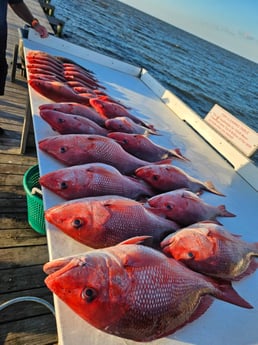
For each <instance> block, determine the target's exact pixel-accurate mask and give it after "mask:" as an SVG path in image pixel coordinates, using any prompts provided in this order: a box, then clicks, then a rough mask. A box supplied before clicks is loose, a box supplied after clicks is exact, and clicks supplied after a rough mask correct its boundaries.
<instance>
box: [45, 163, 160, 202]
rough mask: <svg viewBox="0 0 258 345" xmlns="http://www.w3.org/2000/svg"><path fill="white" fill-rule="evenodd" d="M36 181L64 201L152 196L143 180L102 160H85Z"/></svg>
mask: <svg viewBox="0 0 258 345" xmlns="http://www.w3.org/2000/svg"><path fill="white" fill-rule="evenodd" d="M39 182H40V184H41V185H42V186H44V187H46V188H48V189H49V190H51V191H53V192H54V193H56V194H58V195H59V196H61V197H62V198H64V199H66V200H71V199H77V198H82V197H88V196H100V195H110V194H116V195H121V196H124V197H128V198H132V199H138V198H140V197H144V196H145V197H146V196H152V195H154V192H153V190H152V189H151V187H150V186H149V185H147V184H146V183H145V182H144V181H142V180H139V179H136V178H133V177H129V176H125V175H122V174H121V173H120V172H119V171H118V170H117V169H116V168H114V167H112V166H111V165H107V164H103V163H88V164H83V165H74V166H72V167H67V168H63V169H59V170H56V171H53V172H50V173H48V174H45V175H43V176H41V177H40V179H39Z"/></svg>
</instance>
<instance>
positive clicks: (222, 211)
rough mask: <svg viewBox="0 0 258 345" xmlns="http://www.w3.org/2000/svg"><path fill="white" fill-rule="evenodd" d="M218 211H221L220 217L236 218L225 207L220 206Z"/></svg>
mask: <svg viewBox="0 0 258 345" xmlns="http://www.w3.org/2000/svg"><path fill="white" fill-rule="evenodd" d="M218 210H219V215H220V216H221V217H236V215H235V214H234V213H231V212H229V211H228V210H227V209H226V207H225V205H219V206H218Z"/></svg>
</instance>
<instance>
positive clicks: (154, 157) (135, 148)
mask: <svg viewBox="0 0 258 345" xmlns="http://www.w3.org/2000/svg"><path fill="white" fill-rule="evenodd" d="M108 137H109V138H112V139H114V140H115V141H117V142H118V143H119V144H120V145H121V146H122V147H123V149H124V150H125V151H127V152H129V153H131V154H132V155H134V156H136V157H138V158H140V159H144V160H146V161H148V162H155V161H158V160H162V159H166V158H170V157H175V158H178V159H182V160H188V159H187V158H185V157H184V156H183V155H182V154H181V152H180V150H179V149H174V150H172V149H167V148H165V147H162V146H160V145H157V144H155V143H154V142H153V141H152V140H150V139H149V138H147V136H146V135H143V134H131V133H120V132H112V133H109V134H108Z"/></svg>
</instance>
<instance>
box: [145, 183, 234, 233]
mask: <svg viewBox="0 0 258 345" xmlns="http://www.w3.org/2000/svg"><path fill="white" fill-rule="evenodd" d="M147 203H148V204H149V205H150V206H151V207H154V208H157V209H159V210H162V212H163V213H164V215H165V216H166V217H167V218H169V219H172V220H174V221H175V222H177V223H178V224H180V225H182V226H187V225H190V224H193V223H197V222H200V221H202V220H209V219H210V220H215V219H216V217H235V215H234V214H233V213H231V212H228V211H227V210H226V208H225V206H224V205H219V206H213V205H210V204H207V203H206V202H204V201H203V200H202V199H201V198H200V197H198V196H197V195H196V194H194V193H193V192H190V191H188V190H186V189H176V190H173V191H170V192H166V193H162V194H159V195H155V196H153V197H152V198H150V199H148V201H147Z"/></svg>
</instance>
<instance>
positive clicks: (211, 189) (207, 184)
mask: <svg viewBox="0 0 258 345" xmlns="http://www.w3.org/2000/svg"><path fill="white" fill-rule="evenodd" d="M204 187H205V189H206V190H207V191H209V192H211V193H214V194H217V195H220V196H225V195H224V194H222V193H221V192H219V191H218V190H217V189H216V188H215V186H214V184H213V183H212V182H211V181H207V182H205V183H204Z"/></svg>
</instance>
